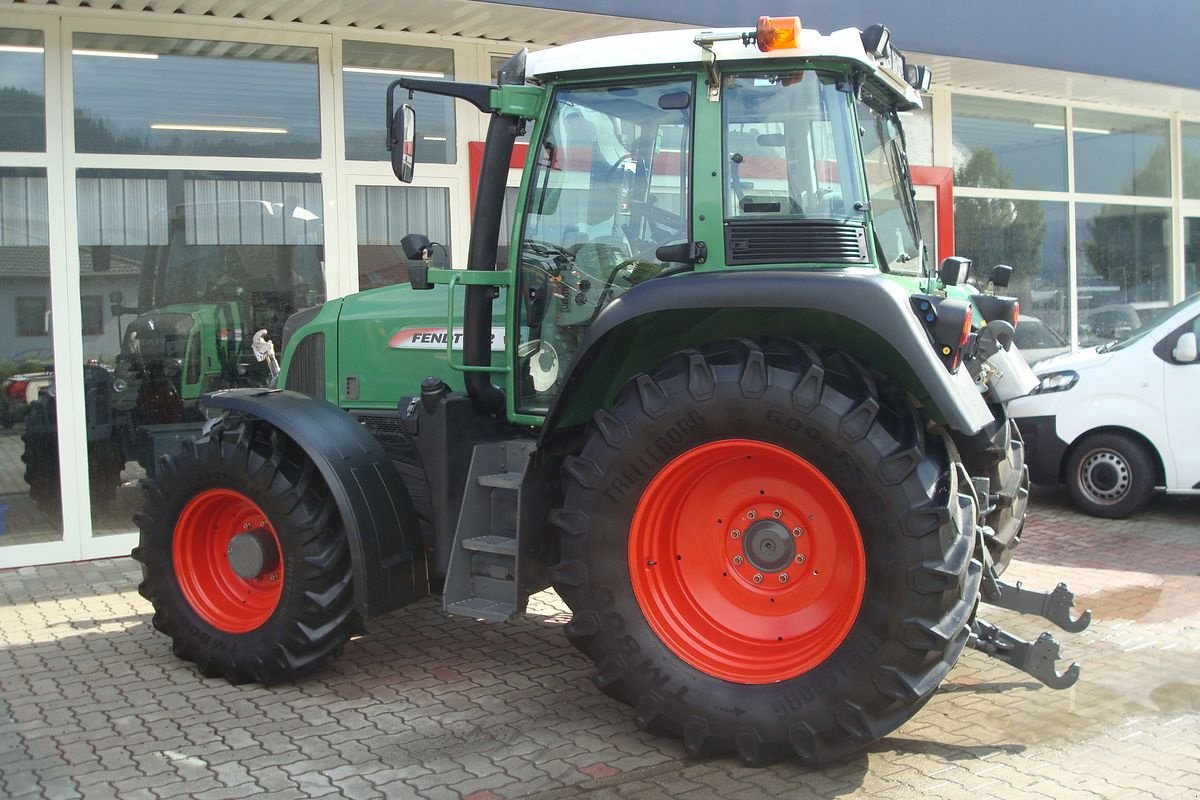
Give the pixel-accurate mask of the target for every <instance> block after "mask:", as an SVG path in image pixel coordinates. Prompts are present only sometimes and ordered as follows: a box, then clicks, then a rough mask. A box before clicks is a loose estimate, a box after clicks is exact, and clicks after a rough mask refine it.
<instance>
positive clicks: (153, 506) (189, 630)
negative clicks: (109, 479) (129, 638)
mask: <svg viewBox="0 0 1200 800" xmlns="http://www.w3.org/2000/svg"><path fill="white" fill-rule="evenodd" d="M142 489H143V493H144V502H143V507H142V510H141V511H140V512H139V513H137V514H136V515H135V516H134V521H135V522H136V523H137V525H138V527H139V528H140V529H141V538H140V543H139V545H138V547H137V548H136V549H134V551H133V557H134V558H135V559H137V560H138V561H140V562H141V564H142V583H141V585H140V586H139V587H138V591H140V592H141V594H142V596H143V597H145V598H146V599H147V600H149V601H150V602H151V603H153V604H154V620H153V622H154V627H155V628H157V629H158V630H159V631H161V632H163V633H165V634H167V635H168V636H170V637H171V640H172V643H173V650H174V652H175V655H177V656H179V657H180V658H183V659H186V660H188V661H192V662H195V663H196V665H197V666H198V667H199V669H200V671H201V673H203V674H204V675H205V676H206V677H223V678H225V679H226V680H228V681H230V682H232V683H245V682H250V681H257V682H260V683H264V684H271V683H278V682H280V681H284V680H291V679H294V678H298V677H300V676H302V675H305V674H307V673H310V672H312V671H314V670H316V669H317V668H318V667H320V666H321V665H322V664H323V663H324V662H325V661H326V660H327V659H329V658H331V657H333V656H336V655H337V654H338V653H340V652H341V650H342V647H343V646H344V644H345V642H346V640H347V639H348V638H349V636H350V635H351V633H352V632H353V631H354V630H355V629H357V627H358V616H357V613H356V611H355V607H354V597H353V587H352V569H351V564H350V552H349V549H348V546H347V541H346V534H345V531H344V529H343V528H342V523H341V518H340V516H339V514H338V511H337V508H336V505H335V503H334V502H333V500H332V498H331V496H330V493H329V490H328V488H327V487H326V485H325V484H324V482H323V480H322V478H321V477H320V475H319V474H318V472H317V469H316V467H315V466H314V465H313V464H312V462H311V461H310V460H309V459H308V457H307V456H306V455H305V453H304V452H303V450H302V449H301V448H300V447H299V446H298V445H296V444H295V442H293V441H291V440H290V439H289V438H288V437H287V436H286V435H284V434H282V433H281V432H279V431H278V430H277V429H275V428H272V427H271V426H269V425H267V424H265V423H262V422H258V421H254V420H248V421H243V422H241V423H239V424H236V425H230V424H229V422H228V421H227V420H226V421H222V422H219V423H217V424H216V425H215V426H214V427H213V429H212V430H211V431H209V433H208V434H207V435H205V436H203V437H202V438H200V439H199V440H198V441H188V442H185V444H184V447H183V448H182V449H181V451H180V452H179V453H178V454H176V455H174V456H165V457H164V458H163V459H162V460H161V462H160V468H159V471H158V475H157V477H155V478H150V479H147V480H145V481H144V482H143V483H142ZM239 497H240V498H242V499H243V500H245V501H248V502H249V503H252V504H253V506H255V507H257V509H258V510H261V513H262V514H263V515H265V523H266V524H265V525H264V526H263V527H264V528H265V529H266V531H267V532H268V533H270V532H273V534H274V545H275V547H276V548H277V552H276V553H275V554H274V555H275V556H276V557H277V560H278V569H272V567H271V565H270V564H265V565H264V571H263V572H262V573H260V574H259V575H257V576H256V577H254V578H253V579H252V580H246V579H243V578H240V577H237V576H235V577H232V578H231V577H229V576H230V575H231V574H232V573H231V572H227V571H224V570H225V565H224V564H222V563H221V560H220V559H216V560H214V561H213V562H212V563H210V564H208V565H207V568H209V569H210V570H213V571H215V572H210V573H208V574H210V575H211V574H217V575H219V576H222V580H223V582H215V581H214V580H212V579H209V580H205V578H204V577H203V575H204V574H205V573H204V572H203V569H204V568H205V565H204V564H203V563H202V561H203V560H202V559H199V558H195V557H192V555H191V554H192V553H195V552H196V551H195V550H193V549H190V544H189V543H191V542H195V541H198V539H197V537H204V536H208V537H225V538H231V537H232V536H233V535H235V534H236V533H238V532H239V530H236V529H244V528H245V527H246V525H249V524H250V523H244V524H236V522H235V524H233V525H232V526H223V524H222V522H221V520H223V519H226V516H225V507H223V506H222V505H221V503H222V502H223V498H227V499H228V500H229V502H230V503H232V504H233V506H234V508H233V510H234V511H236V510H237V508H240V507H241V506H237V504H238V503H239V502H240V501H239V500H238V498H239ZM213 498H216V499H215V501H214V500H213ZM202 500H203V501H204V502H208V503H210V505H211V503H213V502H215V503H216V505H215V506H212V508H213V509H215V510H216V511H219V512H220V513H212V514H207V515H204V514H201V513H199V512H202V511H205V510H206V509H207V508H208V507H207V506H197V505H195V504H194V503H193V501H197V502H201V501H202ZM185 512H187V513H185ZM231 513H232V512H231ZM231 518H235V519H240V518H236V517H231ZM258 524H262V523H261V522H260V523H258ZM256 527H257V526H256ZM230 528H233V529H235V530H231V529H230ZM222 541H224V539H222ZM219 551H224V546H223V545H222V546H221V547H220V548H219ZM238 580H242V581H243V583H238ZM270 580H278V581H281V584H282V586H281V587H279V586H278V585H277V584H276V585H275V586H273V587H272V585H271V584H269V583H268V581H270ZM226 588H229V589H230V590H231V591H233V592H235V593H236V592H238V591H241V592H244V593H245V594H246V596H247V597H250V596H251V595H252V594H253V597H254V605H253V608H248V609H247V611H246V612H245V616H244V617H237V616H236V613H234V612H236V611H237V609H236V608H232V610H231V606H234V605H235V603H234V602H233V601H231V600H230V598H229V596H228V595H227V594H226V593H225V591H224V590H225V589H226ZM189 591H190V592H191V598H192V599H189V595H188V592H189ZM271 591H275V592H277V596H276V597H272V596H271V595H270V594H269V593H270V592H271ZM197 598H199V599H197ZM264 598H265V599H264ZM235 599H236V595H235ZM258 619H262V622H261V624H258V625H257V627H253V628H252V629H249V630H237V629H238V628H247V627H250V626H252V625H254V624H255V623H256V621H257V620H258Z"/></svg>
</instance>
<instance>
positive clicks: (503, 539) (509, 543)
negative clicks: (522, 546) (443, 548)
mask: <svg viewBox="0 0 1200 800" xmlns="http://www.w3.org/2000/svg"><path fill="white" fill-rule="evenodd" d="M462 546H463V547H464V548H466V549H467V550H476V551H478V552H480V553H496V554H498V555H502V556H515V555H516V554H517V540H516V539H514V538H513V537H511V536H498V535H495V534H491V535H488V536H476V537H474V538H472V539H463V541H462Z"/></svg>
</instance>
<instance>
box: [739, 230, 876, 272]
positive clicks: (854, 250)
mask: <svg viewBox="0 0 1200 800" xmlns="http://www.w3.org/2000/svg"><path fill="white" fill-rule="evenodd" d="M867 261H868V259H867V232H866V228H864V227H863V226H862V225H856V224H852V223H845V222H840V223H839V222H806V221H799V220H792V221H789V222H727V223H725V263H727V264H790V263H812V262H817V263H823V264H865V263H867Z"/></svg>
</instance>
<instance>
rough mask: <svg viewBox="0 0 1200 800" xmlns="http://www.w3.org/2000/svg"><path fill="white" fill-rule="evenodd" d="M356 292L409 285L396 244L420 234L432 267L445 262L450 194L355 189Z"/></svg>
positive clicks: (427, 190) (405, 188) (405, 189)
mask: <svg viewBox="0 0 1200 800" xmlns="http://www.w3.org/2000/svg"><path fill="white" fill-rule="evenodd" d="M354 196H355V204H356V205H357V207H358V208H357V214H358V288H359V290H360V291H363V290H366V289H376V288H378V287H380V286H390V285H392V284H395V283H408V263H409V262H408V258H406V257H405V255H404V250H403V248H401V246H400V240H401V239H403V238H404V237H405V236H407V235H408V234H410V233H420V234H424V235H425V236H428V237H429V241H430V242H432V243H433V254H432V255H433V263H434V264H435V265H436V266H439V267H444V266H448V265H449V264H450V190H449V189H445V188H441V187H428V188H422V187H416V186H357V187H355V192H354Z"/></svg>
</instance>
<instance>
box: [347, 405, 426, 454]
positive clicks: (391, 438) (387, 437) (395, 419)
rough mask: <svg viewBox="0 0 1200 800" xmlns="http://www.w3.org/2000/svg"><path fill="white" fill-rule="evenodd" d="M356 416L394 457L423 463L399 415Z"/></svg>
mask: <svg viewBox="0 0 1200 800" xmlns="http://www.w3.org/2000/svg"><path fill="white" fill-rule="evenodd" d="M355 417H357V418H358V421H359V422H360V423H362V426H363V427H364V428H366V429H367V431H368V432H369V433H370V434H371V435H372V436H374V437H375V440H376V441H377V442H379V444H380V446H381V447H383V450H384V452H385V453H387V454H388V455H389V456H391V457H392V458H393V459H395V460H396V461H403V462H405V463H406V464H420V463H421V457H420V456H419V455H418V454H417V447H416V444H415V443H414V442H413V440H412V437H411V436H409V435H408V431H407V430H405V428H404V422H403V421H402V420H401V419H400V417H399V415H394V414H393V415H383V414H355Z"/></svg>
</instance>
